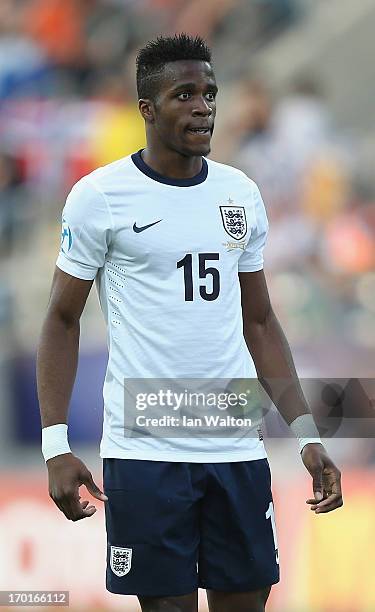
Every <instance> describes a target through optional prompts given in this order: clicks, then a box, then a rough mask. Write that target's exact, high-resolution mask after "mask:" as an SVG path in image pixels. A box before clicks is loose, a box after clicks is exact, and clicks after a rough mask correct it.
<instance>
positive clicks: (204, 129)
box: [187, 127, 211, 136]
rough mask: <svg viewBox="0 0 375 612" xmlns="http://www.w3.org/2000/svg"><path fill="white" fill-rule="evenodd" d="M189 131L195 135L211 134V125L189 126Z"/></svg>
mask: <svg viewBox="0 0 375 612" xmlns="http://www.w3.org/2000/svg"><path fill="white" fill-rule="evenodd" d="M187 132H188V134H192V135H194V136H211V129H210V128H209V127H196V128H188V129H187Z"/></svg>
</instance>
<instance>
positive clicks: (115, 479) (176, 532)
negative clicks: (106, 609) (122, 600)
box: [103, 459, 279, 597]
mask: <svg viewBox="0 0 375 612" xmlns="http://www.w3.org/2000/svg"><path fill="white" fill-rule="evenodd" d="M103 470H104V492H105V493H106V495H107V496H108V501H107V502H106V504H105V514H106V529H107V580H106V586H107V589H108V591H110V592H111V593H120V594H128V595H141V596H142V595H143V596H155V597H162V596H178V595H185V594H187V593H191V592H193V591H195V590H196V589H197V588H198V587H200V588H204V589H213V590H217V591H228V592H241V591H242V592H243V591H252V590H256V589H260V588H263V587H266V586H268V585H271V584H274V583H276V582H278V581H279V565H278V551H277V540H276V534H275V522H274V514H273V502H272V494H271V475H270V469H269V465H268V461H267V459H258V460H255V461H242V462H234V463H173V462H164V461H140V460H131V459H104V460H103Z"/></svg>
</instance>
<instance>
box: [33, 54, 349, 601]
mask: <svg viewBox="0 0 375 612" xmlns="http://www.w3.org/2000/svg"><path fill="white" fill-rule="evenodd" d="M216 92H217V87H216V82H215V77H214V74H213V70H212V67H211V66H210V64H208V63H207V62H201V61H191V60H189V61H179V62H173V63H170V64H168V65H167V66H166V69H165V72H164V77H163V78H162V79H161V83H160V88H159V91H158V95H157V96H156V98H155V99H154V100H143V99H141V100H140V101H139V109H140V112H141V114H142V116H143V118H144V120H145V126H146V137H147V148H146V149H145V150H144V151H143V158H144V161H145V162H146V163H147V164H148V165H149V166H150V167H151V168H153V169H154V170H155V171H156V172H158V173H160V174H163V175H165V176H169V177H170V178H190V177H193V176H195V175H196V174H198V173H199V172H200V170H201V167H202V155H204V156H206V155H208V154H209V152H210V142H211V136H212V132H213V127H214V119H215V114H216V101H215V98H216ZM194 128H200V129H202V133H196V132H195V131H191V130H192V129H193V130H194ZM239 282H240V287H241V296H242V313H243V325H244V337H245V340H246V343H247V346H248V348H249V351H250V353H251V355H252V357H253V360H254V363H255V367H256V370H257V373H258V377H259V379H260V380H261V382H262V384H264V386H265V388H266V389H267V392H268V393H269V394H270V395H271V397H276V396H277V395H278V389H277V388H276V386H275V385H274V384H273V380H275V379H281V378H283V379H288V380H289V381H290V383H291V390H290V392H289V395H288V396H287V398H286V399H284V400H283V401H281V402H279V403H278V404H277V407H278V409H279V411H280V413H281V414H282V415H283V417H284V418H285V419H286V421H287V422H288V423H290V422H291V421H292V420H294V419H295V418H296V417H297V416H299V415H301V414H305V413H307V412H309V410H308V407H307V405H306V402H305V400H304V398H303V394H302V391H301V388H300V385H299V382H298V379H297V375H296V371H295V367H294V364H293V359H292V355H291V352H290V349H289V346H288V343H287V341H286V339H285V336H284V334H283V331H282V329H281V327H280V324H279V323H278V321H277V318H276V316H275V314H274V312H273V310H272V307H271V304H270V300H269V295H268V290H267V285H266V281H265V277H264V273H263V271H260V272H249V273H240V274H239ZM91 286H92V281H84V280H80V279H77V278H74V277H72V276H70V275H69V274H66V273H65V272H62V271H61V270H59V269H58V268H56V271H55V275H54V279H53V283H52V291H51V298H50V303H49V306H48V311H47V316H46V319H45V322H44V325H43V330H42V334H41V339H40V344H39V350H38V363H37V378H38V395H39V402H40V410H41V417H42V426H43V427H47V426H49V425H54V424H57V423H67V420H68V406H69V401H70V397H71V392H72V388H73V384H74V379H75V375H76V369H77V362H78V350H79V329H80V323H79V322H80V317H81V314H82V312H83V309H84V307H85V304H86V300H87V297H88V295H89V292H90V289H91ZM291 400H293V401H291ZM302 460H303V463H304V464H305V466H306V468H307V470H308V471H309V473H310V474H311V476H312V479H313V493H314V496H313V497H312V498H311V499H308V500H307V504H309V505H310V507H311V510H313V511H314V512H315V513H316V514H320V513H326V512H330V511H332V510H334V509H335V508H338V507H340V506H341V505H342V503H343V502H342V495H341V486H340V472H339V470H338V469H337V468H336V466H335V465H334V463H333V462H332V460H331V459H330V458H329V457H328V455H327V453H326V451H325V449H324V447H323V446H322V445H321V444H308V445H307V446H305V448H304V450H303V451H302ZM47 468H48V476H49V493H50V496H51V498H52V499H53V501H54V502H55V503H56V505H57V506H58V508H59V509H60V510H61V511H62V512H63V513H64V515H65V516H66V517H67V519H69V520H72V521H78V520H81V519H83V518H87V517H89V516H92V515H93V514H94V513H95V512H96V508H95V506H94V505H93V504H91V503H90V502H89V501H88V500H84V501H81V498H80V495H79V489H80V486H81V485H85V487H86V489H87V490H88V492H89V493H90V494H91V495H92V496H93V497H94V498H96V499H97V500H99V501H106V499H107V497H106V496H105V495H104V494H103V492H102V491H101V490H100V489H99V487H98V486H97V485H96V483H95V482H94V481H93V478H92V475H91V473H90V471H89V470H88V468H87V467H86V466H85V465H84V464H83V462H82V461H81V460H80V459H78V458H77V457H75V456H74V455H73V454H72V453H67V454H64V455H59V456H58V457H55V458H53V459H49V460H48V461H47ZM270 590H271V589H270V587H265V588H263V589H259V590H257V591H251V592H248V593H225V592H218V591H208V593H207V595H208V602H209V607H210V611H211V612H227V611H228V610H236V612H262V611H263V610H264V609H265V603H266V601H267V598H268V596H269V593H270ZM139 600H140V604H141V607H142V610H143V611H144V612H157V611H159V610H160V611H164V612H179V611H180V612H196V610H197V593H196V592H194V593H190V594H186V595H184V596H181V597H156V598H152V597H151V598H150V597H147V598H144V597H140V598H139Z"/></svg>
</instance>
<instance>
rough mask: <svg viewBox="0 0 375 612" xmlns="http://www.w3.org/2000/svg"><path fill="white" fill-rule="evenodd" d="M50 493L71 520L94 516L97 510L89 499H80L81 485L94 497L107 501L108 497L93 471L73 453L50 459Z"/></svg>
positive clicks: (48, 465) (48, 462)
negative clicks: (99, 485)
mask: <svg viewBox="0 0 375 612" xmlns="http://www.w3.org/2000/svg"><path fill="white" fill-rule="evenodd" d="M47 468H48V480H49V485H48V486H49V495H50V497H51V498H52V499H53V501H54V502H55V504H56V506H57V507H58V508H59V510H61V512H63V513H64V514H65V516H66V518H67V519H69V520H70V521H79V520H80V519H83V518H87V517H88V516H92V515H93V514H95V512H96V508H95V506H93V505H89V502H88V501H87V500H85V501H80V499H81V497H80V495H79V487H80V486H81V485H83V484H84V485H85V486H86V489H87V490H88V491H89V493H91V495H92V496H93V497H95V498H96V499H99V500H100V501H107V499H108V497H107V496H106V495H104V494H103V493H102V491H101V490H100V489H99V487H98V486H97V485H96V484H95V482H94V480H93V478H92V474H91V472H90V471H89V470H88V469H87V467H86V466H85V464H84V463H83V462H82V461H81V460H80V459H78V457H75V456H74V455H73V454H72V453H65V454H64V455H58V456H57V457H53V459H48V461H47Z"/></svg>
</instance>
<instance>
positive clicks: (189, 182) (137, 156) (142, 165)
mask: <svg viewBox="0 0 375 612" xmlns="http://www.w3.org/2000/svg"><path fill="white" fill-rule="evenodd" d="M142 151H143V149H140V150H139V151H137V153H133V155H132V156H131V157H132V160H133V163H134V164H135V165H136V166H137V168H138V170H140V171H141V172H143V174H146V176H149V177H150V178H152V179H153V180H154V181H158V183H164V185H174V186H175V187H192V186H193V185H199V184H200V183H203V182H204V181H205V180H206V178H207V174H208V164H207V162H206V160H205V158H204V157H202V169H201V171H200V172H199V173H198V174H196V175H195V176H192V177H191V178H184V179H177V178H170V177H168V176H163V175H162V174H159V173H158V172H155V170H153V169H152V168H150V166H148V165H147V164H146V162H145V161H143V159H142V155H141V153H142Z"/></svg>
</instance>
